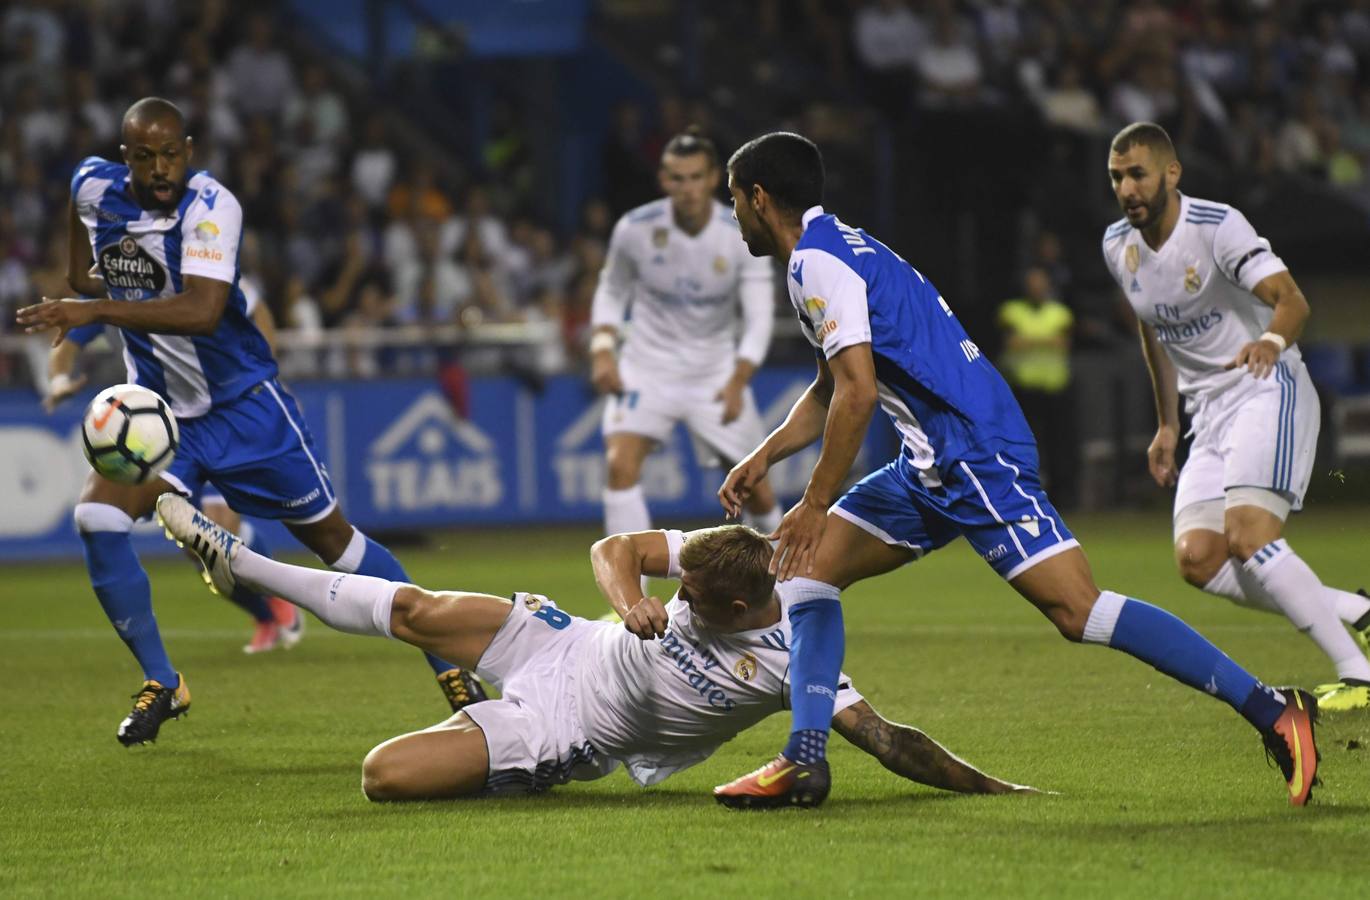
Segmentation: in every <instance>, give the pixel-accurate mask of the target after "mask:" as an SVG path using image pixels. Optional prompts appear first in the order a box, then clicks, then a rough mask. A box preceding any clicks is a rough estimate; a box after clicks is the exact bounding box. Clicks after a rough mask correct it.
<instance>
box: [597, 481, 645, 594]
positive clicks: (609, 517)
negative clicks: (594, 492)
mask: <svg viewBox="0 0 1370 900" xmlns="http://www.w3.org/2000/svg"><path fill="white" fill-rule="evenodd" d="M651 527H652V514H651V513H650V512H649V511H648V510H647V495H646V494H644V493H643V492H642V485H640V484H635V485H633V486H632V487H630V488H624V489H623V490H621V491H619V490H614V489H613V488H608V487H606V488H605V489H604V533H605V534H626V533H628V532H632V531H647V530H649V529H650V528H651ZM638 580H639V581H640V583H641V585H642V594H643V596H644V597H645V596H646V595H647V586H648V582H649V581H650V579H649V578H648V577H647V576H646V575H643V576H642V577H641V578H640V579H638Z"/></svg>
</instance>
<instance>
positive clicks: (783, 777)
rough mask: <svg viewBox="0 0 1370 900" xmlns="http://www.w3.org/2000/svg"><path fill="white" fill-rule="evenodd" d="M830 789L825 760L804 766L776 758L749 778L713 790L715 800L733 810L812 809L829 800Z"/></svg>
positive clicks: (782, 757)
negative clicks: (787, 807)
mask: <svg viewBox="0 0 1370 900" xmlns="http://www.w3.org/2000/svg"><path fill="white" fill-rule="evenodd" d="M831 787H832V778H831V777H830V776H829V774H828V761H827V760H826V759H823V760H819V761H818V762H816V763H814V764H812V765H807V766H801V765H799V764H798V763H792V762H790V761H789V760H788V759H786V758H785V757H784V756H777V757H776V758H775V759H773V760H771V761H770V762H768V763H766V765H764V766H762V767H761V768H759V769H757V770H756V771H755V772H752V773H751V774H750V775H743V776H742V777H741V778H739V779H737V780H736V781H731V782H729V783H727V784H724V785H720V786H718V787H716V788H714V799H715V800H717V801H718V802H719V803H722V804H723V805H724V806H726V807H729V808H730V809H777V808H779V807H784V806H800V807H813V806H817V805H819V804H820V803H822V802H823V801H824V800H825V799H827V796H828V791H829V789H830V788H831Z"/></svg>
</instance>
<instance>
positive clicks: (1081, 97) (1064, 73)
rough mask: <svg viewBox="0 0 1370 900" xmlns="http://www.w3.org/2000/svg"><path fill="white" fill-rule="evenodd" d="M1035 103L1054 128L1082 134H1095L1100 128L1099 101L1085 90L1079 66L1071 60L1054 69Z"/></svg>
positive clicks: (1101, 125)
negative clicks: (1048, 82) (1047, 83)
mask: <svg viewBox="0 0 1370 900" xmlns="http://www.w3.org/2000/svg"><path fill="white" fill-rule="evenodd" d="M1037 104H1038V108H1039V109H1040V110H1041V113H1042V118H1044V119H1046V121H1047V123H1048V124H1050V125H1054V126H1055V127H1057V128H1065V129H1069V130H1071V131H1077V132H1080V133H1081V134H1098V133H1100V131H1101V130H1102V128H1103V122H1102V119H1101V116H1100V114H1099V101H1098V99H1097V98H1096V97H1095V96H1094V94H1093V93H1092V92H1091V91H1090V90H1089V89H1088V88H1086V87H1085V85H1084V82H1083V80H1082V77H1081V72H1080V67H1079V65H1077V64H1076V63H1075V62H1074V61H1071V60H1068V61H1066V62H1064V63H1062V64H1061V66H1060V67H1059V68H1057V70H1056V71H1055V73H1054V74H1053V76H1052V77H1051V80H1050V84H1049V85H1048V86H1047V87H1046V88H1045V89H1044V90H1043V91H1042V92H1041V94H1040V96H1039V97H1038V98H1037Z"/></svg>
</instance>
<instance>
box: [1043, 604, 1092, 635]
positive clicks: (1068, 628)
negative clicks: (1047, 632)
mask: <svg viewBox="0 0 1370 900" xmlns="http://www.w3.org/2000/svg"><path fill="white" fill-rule="evenodd" d="M1045 612H1046V616H1047V618H1048V619H1050V620H1051V624H1053V625H1055V626H1056V630H1057V631H1059V632H1060V633H1061V637H1063V638H1065V639H1066V640H1068V641H1070V642H1071V643H1072V644H1078V643H1080V642H1081V641H1083V640H1084V639H1085V622H1087V621H1089V610H1088V609H1086V610H1083V611H1081V610H1077V609H1074V608H1072V607H1069V606H1055V607H1052V608H1051V609H1049V610H1046V611H1045Z"/></svg>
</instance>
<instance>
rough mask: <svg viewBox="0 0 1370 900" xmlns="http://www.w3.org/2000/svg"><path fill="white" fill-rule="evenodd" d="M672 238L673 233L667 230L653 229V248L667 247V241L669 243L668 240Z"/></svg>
mask: <svg viewBox="0 0 1370 900" xmlns="http://www.w3.org/2000/svg"><path fill="white" fill-rule="evenodd" d="M670 236H671V232H670V231H668V230H667V229H665V228H653V229H652V246H653V247H665V246H666V241H667V239H668V238H670Z"/></svg>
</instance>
